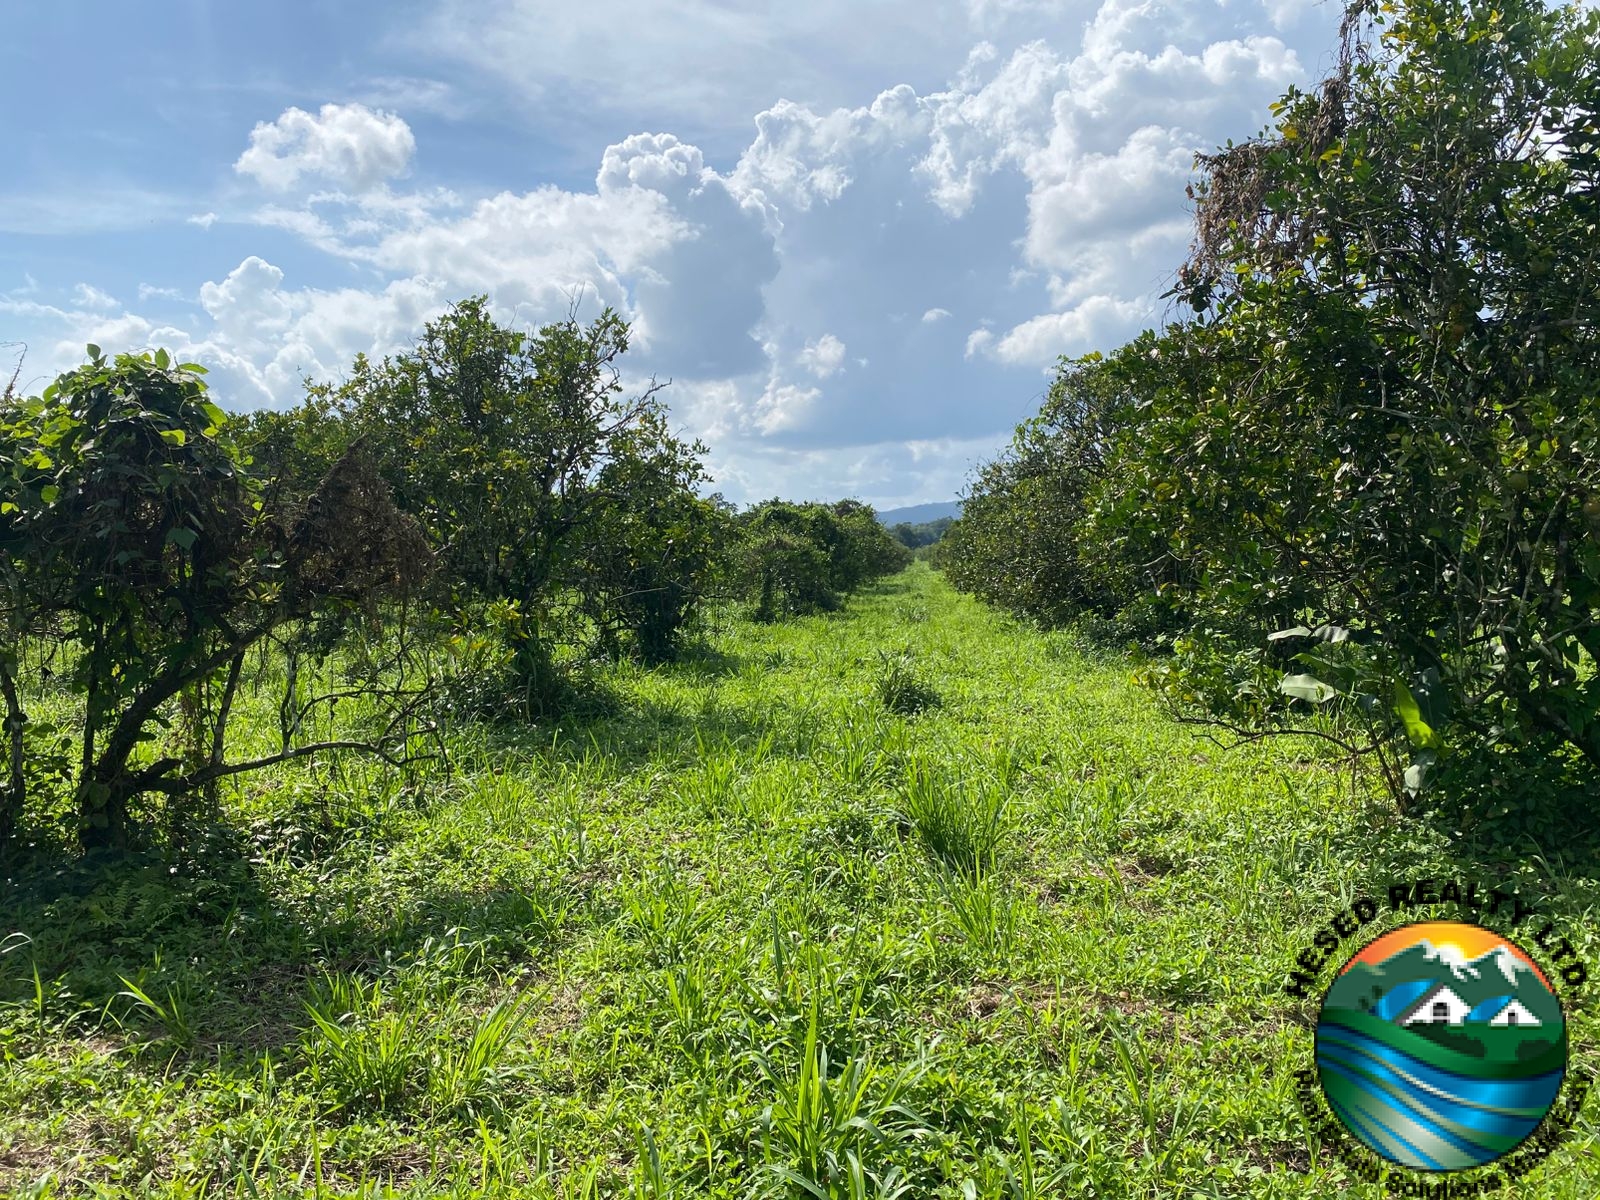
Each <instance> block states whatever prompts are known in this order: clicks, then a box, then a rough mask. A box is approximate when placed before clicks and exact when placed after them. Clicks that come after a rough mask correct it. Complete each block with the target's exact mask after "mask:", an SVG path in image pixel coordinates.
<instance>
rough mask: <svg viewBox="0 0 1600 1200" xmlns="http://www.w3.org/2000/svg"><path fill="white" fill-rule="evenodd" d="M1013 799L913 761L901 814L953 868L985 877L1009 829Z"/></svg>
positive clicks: (987, 786) (903, 791)
mask: <svg viewBox="0 0 1600 1200" xmlns="http://www.w3.org/2000/svg"><path fill="white" fill-rule="evenodd" d="M1007 805H1008V795H1007V793H1006V792H1005V790H1004V789H1002V788H1000V787H998V786H995V785H993V784H990V783H988V782H987V781H979V782H976V783H974V782H971V781H969V780H952V779H950V778H949V776H948V775H947V774H946V773H945V771H944V770H942V769H941V768H940V767H939V766H938V765H936V764H935V763H934V762H932V761H930V760H929V759H927V758H917V759H915V760H913V761H912V762H911V763H910V765H909V766H908V768H907V770H906V777H905V782H904V784H903V785H902V788H901V793H900V811H901V814H902V815H903V816H904V818H905V819H906V821H907V822H909V824H910V825H911V827H912V828H914V829H915V830H916V832H917V836H918V837H919V838H920V839H921V841H922V843H923V845H924V846H926V847H927V849H928V850H929V852H930V853H932V854H933V855H934V856H935V857H937V858H939V859H941V860H943V861H944V862H945V863H946V864H947V865H949V866H950V867H953V868H955V869H956V870H959V871H964V872H966V873H968V874H974V875H975V874H980V873H983V872H986V871H988V870H989V869H991V868H992V867H993V866H994V865H995V862H996V859H997V856H998V854H999V851H1000V847H1001V844H1002V843H1003V841H1004V839H1005V837H1006V833H1007V829H1006V824H1005V820H1006V810H1007Z"/></svg>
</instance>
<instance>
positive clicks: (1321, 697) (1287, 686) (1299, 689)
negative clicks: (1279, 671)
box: [1278, 675, 1339, 704]
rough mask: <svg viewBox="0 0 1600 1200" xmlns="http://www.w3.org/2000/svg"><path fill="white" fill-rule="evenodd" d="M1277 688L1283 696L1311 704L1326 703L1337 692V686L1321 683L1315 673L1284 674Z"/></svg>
mask: <svg viewBox="0 0 1600 1200" xmlns="http://www.w3.org/2000/svg"><path fill="white" fill-rule="evenodd" d="M1278 690H1279V691H1280V692H1282V693H1283V694H1284V695H1285V696H1292V697H1294V698H1295V699H1296V700H1305V701H1308V702H1309V703H1311V704H1326V703H1327V702H1328V701H1329V700H1332V699H1333V698H1334V697H1335V696H1337V695H1338V694H1339V690H1338V689H1337V688H1335V687H1334V686H1333V685H1331V684H1327V683H1323V682H1322V680H1320V679H1318V678H1317V677H1316V676H1315V675H1285V676H1284V677H1283V680H1282V681H1281V682H1280V683H1279V684H1278Z"/></svg>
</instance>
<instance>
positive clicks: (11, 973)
mask: <svg viewBox="0 0 1600 1200" xmlns="http://www.w3.org/2000/svg"><path fill="white" fill-rule="evenodd" d="M1132 671H1133V664H1132V663H1131V662H1129V661H1127V660H1125V659H1124V658H1122V657H1120V656H1117V655H1115V654H1109V653H1105V652H1102V651H1097V650H1094V649H1092V648H1089V647H1086V646H1084V645H1082V644H1080V643H1079V642H1077V641H1076V640H1074V639H1073V638H1072V637H1070V636H1068V635H1065V634H1051V635H1042V634H1039V633H1037V632H1033V631H1030V630H1028V629H1026V628H1024V627H1022V626H1019V625H1017V624H1015V623H1013V622H1011V621H1009V620H1007V619H1005V618H1003V617H1000V616H997V615H995V614H994V613H992V612H989V611H986V610H984V609H982V608H981V607H979V606H978V605H976V604H974V603H972V602H970V601H968V600H966V599H964V598H961V597H958V596H956V595H955V594H954V593H953V592H952V591H951V590H950V588H949V587H948V585H947V584H945V583H944V581H943V580H942V579H941V578H940V577H939V576H937V575H936V574H934V573H932V572H930V571H929V570H928V569H927V568H926V567H925V566H921V565H918V566H916V567H914V568H913V569H912V570H910V571H908V572H907V573H906V574H904V575H902V576H900V577H898V578H895V579H892V580H889V581H887V582H885V583H884V584H882V585H879V586H878V587H876V588H875V589H872V590H870V591H868V592H867V593H865V594H863V595H861V596H858V597H856V598H854V599H853V600H852V601H851V603H850V606H849V608H848V609H847V610H846V611H845V612H843V613H839V614H832V615H828V616H823V617H816V618H809V619H806V620H803V621H798V622H794V623H792V624H785V625H775V626H759V625H754V624H747V623H744V622H743V621H740V620H736V619H733V618H732V617H727V618H724V619H723V624H722V628H720V629H719V630H718V631H717V632H716V633H715V634H714V636H713V637H712V638H711V639H710V644H708V645H707V646H706V647H705V648H704V650H703V652H701V653H699V654H697V655H695V656H692V657H691V658H690V659H689V660H687V661H685V662H682V663H679V664H677V665H675V666H673V667H670V668H662V669H658V670H653V671H646V670H643V669H640V668H636V667H629V666H619V667H616V668H614V669H611V670H610V671H609V672H606V673H603V674H602V675H601V676H600V679H599V682H600V683H601V684H602V685H603V686H604V687H605V688H606V689H607V690H608V691H609V693H610V694H611V703H610V704H608V705H607V706H606V708H605V711H606V713H607V715H604V716H600V717H595V718H592V719H590V720H587V721H577V720H574V721H571V722H568V723H565V724H559V725H551V726H544V727H540V728H536V729H528V730H522V731H517V730H507V729H500V730H493V729H487V728H482V727H472V726H462V727H460V728H458V729H456V730H454V731H452V733H451V739H452V745H453V748H454V758H455V762H454V766H453V770H452V771H451V772H450V773H449V774H448V775H446V774H445V773H444V772H443V771H442V770H431V771H430V772H429V773H426V774H415V775H411V776H407V775H405V774H403V773H399V772H395V771H393V770H390V769H388V768H386V767H383V766H381V765H378V764H373V763H370V762H365V761H361V760H357V759H329V760H328V761H325V762H317V763H308V764H302V765H297V766H296V767H294V768H285V769H283V770H281V771H276V772H274V773H270V774H266V775H261V776H254V777H250V776H247V777H243V778H242V779H241V780H239V781H238V783H237V787H236V790H234V791H232V792H231V793H230V792H225V793H224V801H225V804H226V806H227V809H228V818H229V823H230V826H231V828H232V829H233V830H235V831H236V832H235V834H234V835H233V836H232V837H231V840H230V839H227V838H224V839H221V840H220V841H219V842H218V844H216V845H199V846H196V847H194V848H192V849H191V850H190V852H188V853H187V854H186V855H185V856H183V857H182V858H181V859H180V860H178V861H176V862H166V861H156V860H145V861H139V862H134V863H129V864H125V865H123V866H120V867H118V868H117V869H115V870H114V871H106V870H102V869H89V868H75V867H72V866H70V865H66V864H62V863H59V862H58V863H52V864H47V866H46V867H45V868H41V869H40V870H39V871H36V872H32V873H29V874H26V875H19V876H17V877H16V878H14V879H11V880H9V881H7V882H6V888H7V891H6V892H4V893H3V894H0V900H3V904H0V939H3V940H0V1194H15V1195H20V1196H79V1195H96V1196H113V1195H135V1196H162V1197H188V1196H200V1195H218V1196H228V1197H257V1196H260V1197H268V1196H295V1195H308V1196H310V1195H314V1196H325V1197H331V1196H388V1195H396V1196H412V1197H424V1196H471V1195H493V1196H522V1197H530V1198H534V1197H549V1198H557V1197H610V1196H638V1197H689V1196H713V1197H727V1198H733V1197H747V1196H757V1197H759V1196H772V1197H805V1196H822V1197H857V1196H859V1197H891V1196H908V1197H918V1198H922V1197H948V1198H950V1200H957V1198H961V1197H974V1198H980V1197H982V1198H994V1200H1000V1198H1008V1200H1009V1198H1016V1197H1032V1196H1041V1197H1043V1196H1071V1195H1095V1196H1101V1197H1157V1196H1161V1197H1166V1196H1171V1197H1186V1198H1187V1197H1214V1196H1215V1197H1220V1196H1241V1197H1242V1196H1263V1197H1285V1198H1288V1197H1308V1198H1309V1197H1324V1196H1332V1195H1341V1194H1348V1195H1363V1194H1375V1192H1374V1191H1373V1189H1371V1188H1365V1189H1364V1190H1363V1185H1359V1184H1356V1183H1354V1182H1353V1181H1351V1179H1350V1178H1349V1176H1348V1174H1347V1173H1346V1171H1345V1169H1344V1168H1343V1167H1341V1166H1340V1165H1339V1164H1338V1162H1337V1161H1336V1160H1335V1159H1333V1158H1332V1157H1331V1156H1330V1155H1329V1154H1328V1153H1327V1152H1326V1150H1325V1149H1324V1148H1322V1147H1320V1146H1318V1145H1317V1144H1316V1143H1315V1142H1314V1141H1312V1140H1311V1139H1310V1138H1309V1136H1308V1135H1307V1133H1306V1132H1305V1130H1304V1126H1303V1124H1302V1121H1301V1119H1300V1117H1299V1116H1298V1114H1297V1110H1296V1107H1295V1103H1294V1098H1293V1079H1292V1077H1291V1074H1290V1072H1291V1070H1292V1068H1293V1067H1295V1066H1298V1065H1300V1063H1302V1062H1303V1061H1304V1058H1305V1054H1306V1052H1307V1049H1308V1047H1309V1045H1310V1040H1311V1036H1312V1033H1311V1028H1310V1022H1311V1019H1312V1017H1313V1015H1314V1009H1313V1007H1312V1006H1309V1005H1306V1004H1301V1003H1297V1002H1294V1001H1291V1000H1289V999H1288V998H1286V997H1284V996H1283V995H1282V994H1281V992H1280V991H1279V987H1280V985H1281V982H1282V978H1283V975H1284V973H1285V971H1286V970H1287V968H1288V965H1289V962H1290V960H1291V958H1292V956H1293V955H1294V953H1295V952H1296V951H1298V950H1299V949H1300V948H1301V947H1302V946H1304V945H1305V944H1306V943H1307V942H1308V941H1309V938H1310V936H1311V934H1312V932H1313V931H1314V930H1315V928H1316V927H1317V926H1319V925H1321V924H1322V923H1323V922H1324V920H1326V918H1327V917H1328V916H1329V915H1331V913H1332V912H1333V911H1334V910H1335V909H1337V908H1339V907H1340V906H1341V905H1343V904H1345V903H1348V902H1349V901H1350V899H1351V898H1353V897H1354V896H1356V895H1358V894H1360V893H1361V892H1362V891H1366V890H1371V889H1374V888H1379V887H1382V886H1385V885H1386V884H1387V883H1388V881H1389V880H1390V879H1391V878H1392V877H1406V876H1414V875H1427V874H1432V875H1435V876H1437V877H1444V876H1446V875H1461V876H1470V877H1475V878H1480V879H1489V878H1496V879H1502V878H1511V879H1514V880H1516V881H1520V882H1521V883H1523V884H1524V885H1525V886H1526V887H1528V888H1530V889H1531V890H1534V891H1536V892H1538V893H1539V894H1541V895H1546V896H1549V897H1550V898H1551V899H1550V901H1549V903H1548V904H1547V905H1546V907H1547V909H1548V910H1549V911H1550V912H1551V913H1552V914H1554V915H1557V916H1559V917H1561V918H1562V919H1563V920H1564V921H1565V922H1566V924H1567V928H1568V930H1569V932H1571V933H1572V935H1573V937H1574V940H1575V941H1577V942H1580V943H1581V944H1580V946H1579V949H1580V951H1581V952H1583V953H1584V954H1585V955H1586V956H1588V957H1589V959H1590V960H1591V961H1596V960H1597V959H1600V955H1597V954H1596V951H1597V950H1600V941H1597V939H1596V938H1595V937H1594V935H1593V934H1592V933H1590V932H1589V931H1588V927H1587V926H1586V924H1585V922H1586V920H1587V919H1589V918H1592V916H1593V915H1594V913H1595V911H1596V903H1597V897H1600V891H1597V888H1596V884H1595V882H1594V878H1595V873H1596V872H1595V867H1594V863H1593V860H1592V859H1590V858H1586V857H1582V858H1581V857H1579V856H1578V853H1577V851H1575V850H1574V849H1572V848H1570V847H1556V846H1537V845H1531V844H1530V845H1527V846H1525V847H1520V848H1517V849H1515V851H1514V852H1508V851H1503V850H1502V851H1495V852H1492V853H1491V852H1487V851H1485V852H1475V851H1473V850H1472V849H1471V848H1469V847H1465V846H1462V845H1460V844H1458V843H1457V842H1456V841H1455V840H1453V839H1452V837H1451V836H1450V833H1449V831H1448V830H1441V829H1434V828H1432V827H1430V826H1428V825H1425V824H1421V823H1412V822H1402V821H1400V820H1399V819H1397V818H1396V817H1395V816H1394V815H1393V814H1392V812H1391V811H1390V810H1388V809H1387V808H1386V807H1385V806H1384V805H1383V804H1381V803H1379V802H1377V801H1376V800H1374V799H1371V798H1369V797H1368V796H1367V795H1366V794H1365V793H1364V792H1361V791H1359V790H1357V791H1356V792H1355V794H1354V795H1352V786H1351V782H1350V779H1349V776H1348V773H1347V772H1346V771H1344V770H1343V769H1342V767H1341V764H1340V763H1339V761H1338V760H1337V759H1336V758H1333V757H1329V756H1328V753H1327V751H1326V750H1325V748H1324V747H1322V746H1319V745H1311V744H1299V743H1287V742H1285V743H1278V744H1258V745H1253V746H1249V747H1245V748H1241V749H1238V750H1234V751H1223V750H1220V749H1219V748H1218V747H1216V746H1215V745H1213V744H1212V743H1211V742H1209V741H1207V740H1205V739H1203V738H1200V737H1198V736H1197V735H1196V734H1195V733H1194V732H1193V731H1192V730H1190V729H1188V728H1185V727H1180V726H1177V725H1175V724H1173V723H1171V722H1169V721H1168V720H1166V719H1164V718H1163V717H1162V716H1160V715H1159V714H1158V713H1157V712H1156V711H1155V710H1154V709H1153V707H1152V705H1151V703H1150V700H1149V698H1148V696H1147V695H1146V694H1144V693H1143V692H1141V691H1140V690H1139V689H1138V688H1137V687H1135V686H1134V685H1133V684H1132V682H1131V675H1132ZM241 705H242V706H243V707H242V710H241V717H240V722H241V725H240V729H241V735H242V736H243V737H246V738H253V737H257V736H259V738H260V739H261V740H262V744H263V745H270V744H271V739H272V738H273V737H275V736H276V725H275V724H274V719H275V706H274V702H273V701H272V698H271V697H270V695H268V694H267V693H266V692H265V691H263V692H262V693H261V694H260V695H248V696H245V697H244V698H242V700H241ZM358 716H359V714H350V715H349V719H355V718H356V717H358ZM1502 860H1503V861H1502ZM7 935H11V936H9V937H8V936H7ZM1580 1015H1586V1014H1580ZM1576 1028H1577V1026H1576V1025H1575V1029H1576ZM1574 1045H1575V1056H1576V1057H1575V1061H1577V1062H1579V1063H1582V1064H1585V1065H1587V1066H1588V1067H1589V1068H1591V1069H1592V1068H1593V1067H1594V1065H1595V1062H1594V1056H1593V1052H1592V1050H1590V1049H1589V1048H1588V1046H1587V1043H1585V1042H1584V1041H1583V1039H1582V1037H1581V1036H1576V1035H1575V1041H1574ZM1594 1136H1595V1130H1594V1125H1593V1124H1592V1122H1591V1121H1590V1120H1589V1119H1588V1118H1587V1117H1585V1118H1584V1119H1583V1120H1582V1122H1581V1123H1580V1126H1579V1139H1578V1143H1579V1144H1578V1146H1577V1147H1572V1146H1569V1147H1568V1148H1567V1149H1565V1150H1563V1151H1562V1152H1561V1154H1560V1155H1558V1157H1557V1158H1556V1159H1555V1160H1554V1161H1553V1162H1551V1163H1550V1164H1547V1166H1546V1167H1544V1168H1543V1169H1541V1171H1540V1172H1539V1173H1538V1174H1537V1175H1536V1176H1534V1177H1533V1179H1532V1180H1531V1181H1529V1182H1528V1184H1527V1185H1526V1186H1525V1187H1524V1188H1523V1190H1522V1192H1521V1193H1520V1194H1524V1195H1534V1196H1547V1197H1553V1198H1556V1197H1559V1198H1566V1197H1572V1198H1575V1200H1576V1198H1578V1197H1588V1196H1591V1195H1594V1194H1595V1193H1596V1192H1597V1191H1600V1167H1597V1166H1596V1165H1595V1163H1594V1162H1593V1160H1592V1158H1591V1157H1590V1155H1589V1153H1588V1149H1587V1148H1592V1146H1593V1144H1594Z"/></svg>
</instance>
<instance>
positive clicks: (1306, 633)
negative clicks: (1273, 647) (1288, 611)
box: [1267, 625, 1311, 642]
mask: <svg viewBox="0 0 1600 1200" xmlns="http://www.w3.org/2000/svg"><path fill="white" fill-rule="evenodd" d="M1310 636H1311V630H1309V629H1307V628H1306V627H1305V626H1304V625H1296V626H1295V627H1294V628H1293V629H1280V630H1278V631H1277V632H1276V633H1269V634H1267V641H1269V642H1281V641H1283V640H1284V638H1300V637H1310Z"/></svg>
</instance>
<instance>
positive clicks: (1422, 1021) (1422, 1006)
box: [1400, 983, 1472, 1025]
mask: <svg viewBox="0 0 1600 1200" xmlns="http://www.w3.org/2000/svg"><path fill="white" fill-rule="evenodd" d="M1471 1011H1472V1006H1471V1005H1470V1004H1468V1003H1467V1002H1466V1001H1465V1000H1463V999H1462V998H1461V997H1460V996H1458V995H1456V993H1455V989H1453V988H1452V987H1451V986H1450V985H1449V984H1448V983H1441V984H1440V985H1439V986H1438V987H1434V988H1429V989H1428V990H1427V991H1426V992H1424V993H1423V995H1422V998H1421V999H1420V1000H1418V1001H1417V1002H1416V1003H1415V1004H1414V1005H1412V1006H1411V1011H1410V1012H1408V1013H1406V1014H1405V1015H1404V1016H1403V1017H1401V1018H1400V1023H1401V1024H1402V1025H1460V1024H1462V1023H1464V1022H1465V1021H1466V1019H1467V1014H1468V1013H1470V1012H1471Z"/></svg>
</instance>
